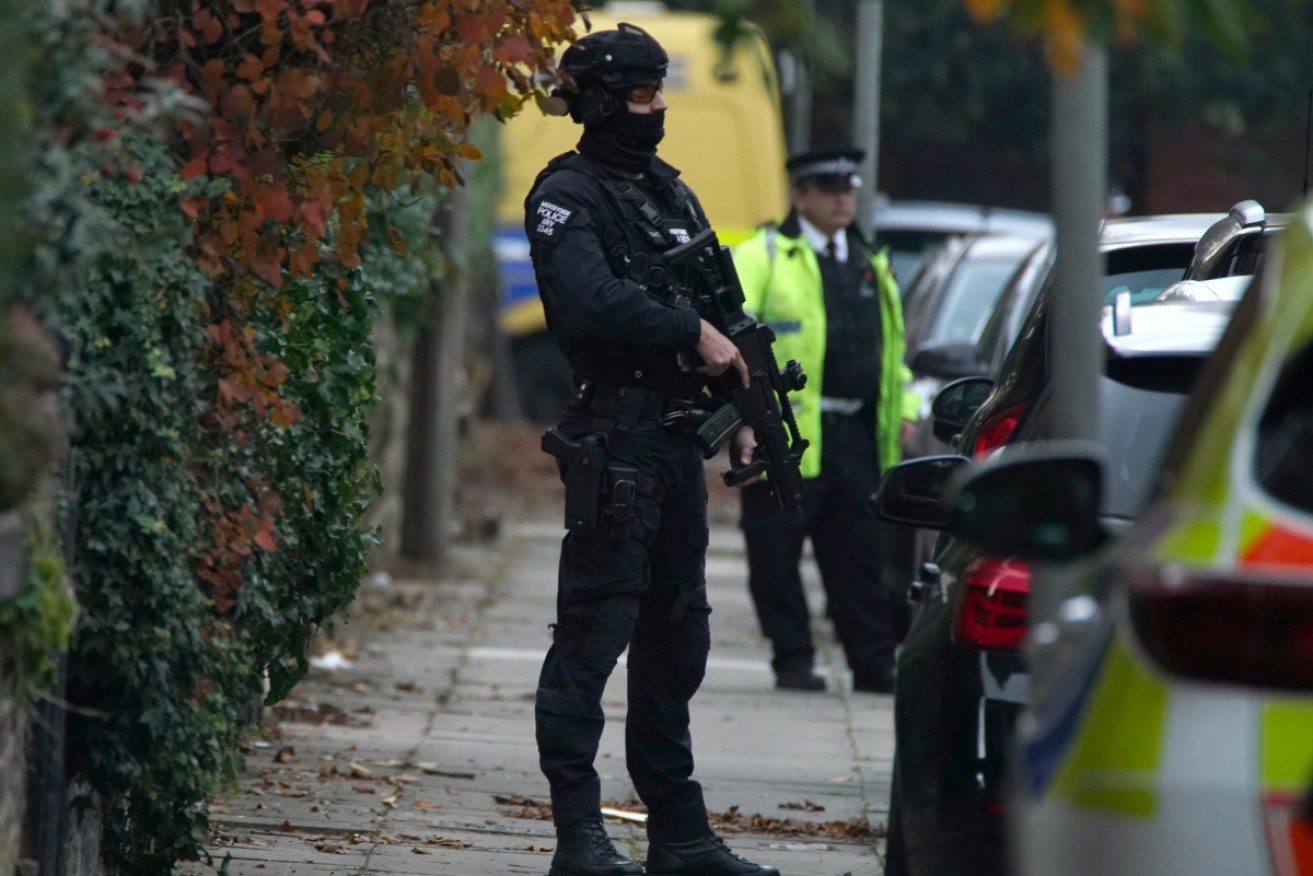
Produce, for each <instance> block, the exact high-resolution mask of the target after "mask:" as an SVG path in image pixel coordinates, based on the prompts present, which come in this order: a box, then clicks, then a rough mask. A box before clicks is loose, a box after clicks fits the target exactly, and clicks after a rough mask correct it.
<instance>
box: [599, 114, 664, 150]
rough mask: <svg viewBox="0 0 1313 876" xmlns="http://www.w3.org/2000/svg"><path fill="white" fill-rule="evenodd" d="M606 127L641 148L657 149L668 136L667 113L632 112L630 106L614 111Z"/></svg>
mask: <svg viewBox="0 0 1313 876" xmlns="http://www.w3.org/2000/svg"><path fill="white" fill-rule="evenodd" d="M605 127H607V129H608V130H609V131H611V133H612V134H614V135H616V137H618V138H620V139H622V141H628V142H629V144H632V146H634V147H635V148H639V150H655V148H657V144H658V143H660V142H662V138H663V137H666V113H664V110H662V112H657V113H643V114H639V113H630V112H629V109H628V108H624V109H621V110H620V112H617V113H612V114H611V116H609V117H608V118H607V122H605Z"/></svg>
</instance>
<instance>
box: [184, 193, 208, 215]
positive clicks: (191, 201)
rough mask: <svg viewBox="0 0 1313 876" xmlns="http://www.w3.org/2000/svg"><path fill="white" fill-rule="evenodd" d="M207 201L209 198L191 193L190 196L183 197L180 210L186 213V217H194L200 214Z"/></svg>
mask: <svg viewBox="0 0 1313 876" xmlns="http://www.w3.org/2000/svg"><path fill="white" fill-rule="evenodd" d="M208 203H209V199H208V198H206V197H205V196H204V195H192V196H191V197H190V198H183V199H182V203H181V204H180V205H179V206H181V207H182V212H184V213H186V214H187V216H188V218H191V219H195V218H196V217H197V216H199V215H201V210H203V209H204V208H205V206H206V205H207V204H208Z"/></svg>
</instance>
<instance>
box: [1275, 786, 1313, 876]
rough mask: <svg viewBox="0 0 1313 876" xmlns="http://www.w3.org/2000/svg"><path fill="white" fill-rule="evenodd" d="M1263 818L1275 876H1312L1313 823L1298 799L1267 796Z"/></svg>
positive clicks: (1286, 796)
mask: <svg viewBox="0 0 1313 876" xmlns="http://www.w3.org/2000/svg"><path fill="white" fill-rule="evenodd" d="M1263 816H1264V819H1263V820H1264V822H1265V826H1266V828H1267V848H1268V851H1269V852H1271V854H1272V873H1273V876H1313V821H1310V820H1309V817H1308V816H1307V815H1306V814H1304V813H1302V812H1300V800H1299V798H1297V797H1296V796H1295V795H1293V794H1267V795H1265V796H1264V798H1263Z"/></svg>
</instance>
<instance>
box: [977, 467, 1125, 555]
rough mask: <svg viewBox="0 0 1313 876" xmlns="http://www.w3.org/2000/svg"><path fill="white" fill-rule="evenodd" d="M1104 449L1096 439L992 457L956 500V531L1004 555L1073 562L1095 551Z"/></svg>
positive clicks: (1100, 537) (1100, 539) (1102, 536)
mask: <svg viewBox="0 0 1313 876" xmlns="http://www.w3.org/2000/svg"><path fill="white" fill-rule="evenodd" d="M1103 466H1104V463H1103V451H1102V448H1100V447H1099V446H1098V445H1095V444H1091V443H1089V442H1046V443H1044V444H1035V445H1027V446H1018V447H1015V448H1012V449H1010V450H1008V451H1007V452H1005V453H1003V454H1001V455H1000V456H998V457H996V458H995V459H993V460H991V461H990V462H989V463H988V464H987V465H985V466H984V467H983V468H982V469H981V470H980V471H979V472H977V473H976V475H975V476H974V477H972V478H971V479H970V480H968V481H967V482H966V483H965V484H963V485H962V488H961V490H959V491H958V494H957V496H956V498H955V500H954V510H955V512H956V513H955V515H954V518H953V524H952V529H953V532H954V533H955V534H956V535H958V536H959V537H960V538H963V539H966V540H967V541H970V542H974V543H975V544H977V545H979V546H980V547H982V548H983V549H984V550H986V551H988V552H989V553H991V554H994V555H997V556H1005V557H1017V558H1019V559H1022V560H1026V561H1027V562H1045V563H1066V562H1070V561H1072V560H1075V559H1079V558H1080V557H1083V556H1086V555H1087V554H1089V553H1091V552H1093V551H1094V550H1095V549H1096V548H1097V547H1098V546H1099V545H1100V544H1102V543H1103V541H1104V539H1105V538H1106V535H1105V533H1104V531H1103V527H1102V526H1101V524H1100V522H1099V509H1100V502H1101V500H1102V494H1103Z"/></svg>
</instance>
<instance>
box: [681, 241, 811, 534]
mask: <svg viewBox="0 0 1313 876" xmlns="http://www.w3.org/2000/svg"><path fill="white" fill-rule="evenodd" d="M665 264H666V266H667V267H668V268H670V269H672V270H673V271H675V274H676V276H677V277H678V278H679V279H680V280H681V281H682V285H683V286H684V287H685V288H686V289H688V290H689V291H690V292H691V293H692V294H693V295H694V304H695V306H696V307H697V309H698V312H699V314H701V316H702V318H703V319H705V320H707V322H709V323H711V324H712V325H713V326H715V327H716V329H717V330H718V331H719V332H720V333H721V334H723V335H725V337H727V338H729V339H730V340H731V341H732V342H733V343H734V345H735V346H737V347H738V348H739V352H740V353H741V354H742V356H743V360H744V362H745V363H747V366H748V375H749V383H748V385H747V386H743V385H741V384H740V382H739V375H738V372H737V371H736V370H734V369H730V370H729V371H727V372H725V373H724V374H723V375H721V376H719V377H716V378H712V379H711V381H710V388H711V393H712V396H713V397H714V398H717V399H723V400H726V401H727V402H728V403H729V404H732V405H733V412H732V413H727V412H726V410H725V407H722V408H721V409H720V410H719V411H717V412H716V413H715V414H713V415H712V416H711V417H710V418H709V419H708V420H707V421H706V423H704V425H703V428H702V429H699V435H698V439H699V442H700V443H701V444H702V448H703V452H704V453H706V454H707V455H708V457H709V456H711V455H714V453H715V451H716V449H717V448H718V447H719V445H720V444H721V443H723V442H724V441H726V440H728V438H729V437H731V436H732V435H733V434H734V433H735V432H737V431H738V429H739V428H741V427H742V426H751V427H752V430H753V432H754V434H755V436H756V439H757V449H756V450H755V451H754V454H753V460H752V462H750V463H748V464H747V465H739V461H738V460H737V459H731V460H730V470H729V471H727V472H725V473H724V474H723V475H722V478H723V479H724V481H725V483H726V484H729V485H731V486H735V485H738V484H741V483H744V482H746V481H749V480H751V479H752V478H754V477H757V476H758V475H760V474H765V475H766V476H767V481H766V482H767V484H768V485H769V486H770V489H771V493H772V494H773V495H774V497H775V501H776V502H777V503H778V504H779V506H780V507H781V508H782V509H784V510H785V511H787V512H789V513H790V514H792V515H793V517H794V518H795V519H797V518H800V517H801V516H802V474H801V471H800V468H799V463H800V461H801V460H802V454H803V453H804V452H805V451H806V449H807V440H806V439H805V438H803V437H802V436H801V435H800V434H799V433H798V423H797V421H796V420H795V419H794V416H793V408H792V406H791V405H790V404H789V399H788V393H789V392H794V391H797V390H799V389H802V387H803V386H804V385H805V383H806V381H807V377H806V375H805V374H803V372H802V367H801V366H800V365H799V364H798V363H797V362H793V361H790V362H789V363H787V364H786V365H785V366H784V370H783V371H781V370H780V368H779V365H778V364H776V362H775V353H774V350H773V349H772V344H773V343H774V341H775V333H774V332H772V331H771V330H770V328H769V327H768V326H765V325H762V324H761V323H759V322H757V320H755V319H753V318H752V317H751V316H750V315H748V314H747V313H746V312H745V311H744V310H743V302H744V296H743V287H742V285H741V284H740V283H739V276H738V272H737V271H736V270H735V269H734V260H733V258H732V257H731V255H730V252H729V248H728V247H725V246H722V245H721V244H720V241H719V240H718V239H717V238H716V233H715V232H714V231H712V230H711V229H707V230H706V231H703V232H701V233H700V234H698V235H696V236H695V237H693V238H692V239H691V240H689V241H688V242H687V243H684V244H680V245H679V246H677V247H675V248H673V249H671V250H668V251H667V252H666V254H665ZM736 419H737V421H738V422H737V424H736V423H735V420H736ZM708 451H710V452H708Z"/></svg>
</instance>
